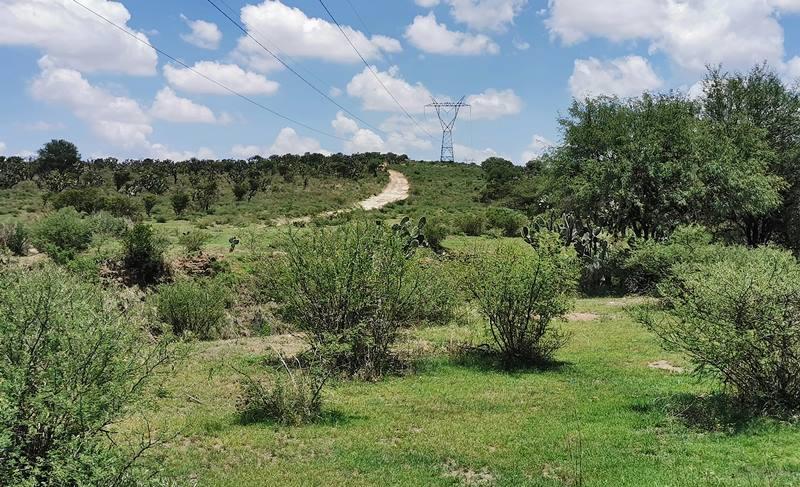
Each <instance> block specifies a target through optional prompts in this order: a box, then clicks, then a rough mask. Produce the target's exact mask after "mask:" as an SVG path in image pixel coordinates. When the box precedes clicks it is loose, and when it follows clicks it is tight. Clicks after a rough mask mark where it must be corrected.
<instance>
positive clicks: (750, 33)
mask: <svg viewBox="0 0 800 487" xmlns="http://www.w3.org/2000/svg"><path fill="white" fill-rule="evenodd" d="M797 4H798V2H797V0H772V1H771V2H769V1H766V0H693V1H691V2H689V1H679V0H593V1H592V2H585V1H583V0H551V2H550V9H549V17H548V18H547V20H546V21H545V22H546V25H547V27H548V28H549V30H550V33H551V35H552V36H554V37H557V38H560V39H561V40H562V42H564V43H565V44H568V45H569V44H575V43H577V42H581V41H584V40H587V39H589V38H592V37H601V38H605V39H609V40H611V41H615V42H620V41H627V40H638V39H641V40H645V41H648V42H649V43H650V51H651V52H652V53H654V52H664V53H665V54H666V55H667V56H669V57H670V59H672V61H673V62H675V63H676V64H677V65H679V66H680V67H682V68H684V69H685V70H688V71H691V72H701V71H704V70H705V66H706V65H708V64H712V65H713V64H719V63H722V64H725V66H726V67H729V68H732V69H746V68H749V67H750V66H752V65H753V64H755V63H758V62H760V61H763V60H767V61H769V62H770V63H772V64H774V65H776V66H780V65H781V63H782V61H783V57H784V36H783V28H782V27H781V25H780V23H779V22H778V19H777V16H776V13H777V12H778V10H779V9H782V10H789V9H792V8H795V7H796V6H797Z"/></svg>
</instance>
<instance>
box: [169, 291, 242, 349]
mask: <svg viewBox="0 0 800 487" xmlns="http://www.w3.org/2000/svg"><path fill="white" fill-rule="evenodd" d="M229 300H230V295H229V293H228V290H227V289H226V288H225V287H224V286H223V285H222V283H220V282H219V281H216V280H211V279H199V280H192V279H184V280H179V281H176V282H174V283H172V284H165V285H162V286H160V287H159V288H158V297H157V302H156V304H157V308H158V316H159V319H160V320H161V321H163V322H164V323H166V324H168V325H170V326H171V327H172V332H173V333H175V334H176V335H191V336H193V337H196V338H198V339H200V340H210V339H214V338H218V337H219V335H220V331H221V330H222V327H223V325H224V324H225V308H226V306H227V305H228V302H229Z"/></svg>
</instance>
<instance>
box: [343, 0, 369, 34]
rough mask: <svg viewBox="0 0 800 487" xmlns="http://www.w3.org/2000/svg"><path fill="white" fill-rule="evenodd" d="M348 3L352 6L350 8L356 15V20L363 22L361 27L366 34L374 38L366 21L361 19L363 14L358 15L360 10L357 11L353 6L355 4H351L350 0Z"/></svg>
mask: <svg viewBox="0 0 800 487" xmlns="http://www.w3.org/2000/svg"><path fill="white" fill-rule="evenodd" d="M346 1H347V5H350V8H351V9H352V10H353V13H355V14H356V18H357V19H358V21H359V22H361V26H362V27H364V32H366V33H367V34H368V35H369V36H370V37H372V32H370V29H369V27H368V26H367V23H366V22H364V19H363V18H361V14H359V13H358V10H357V9H356V7H355V5H353V2H351V1H350V0H346Z"/></svg>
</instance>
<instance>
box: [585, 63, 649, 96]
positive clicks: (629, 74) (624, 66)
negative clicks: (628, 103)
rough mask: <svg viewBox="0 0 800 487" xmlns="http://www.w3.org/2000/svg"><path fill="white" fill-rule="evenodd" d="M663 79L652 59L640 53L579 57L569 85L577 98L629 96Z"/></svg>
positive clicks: (640, 92)
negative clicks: (614, 56)
mask: <svg viewBox="0 0 800 487" xmlns="http://www.w3.org/2000/svg"><path fill="white" fill-rule="evenodd" d="M662 84H663V82H662V81H661V79H660V78H659V77H658V75H657V74H656V73H655V71H653V68H652V67H651V66H650V63H649V62H648V61H647V60H646V59H644V58H642V57H640V56H627V57H623V58H617V59H612V60H610V61H601V60H599V59H596V58H589V59H577V60H575V68H574V70H573V72H572V76H570V78H569V89H570V92H571V93H572V96H574V97H575V98H585V97H588V96H599V95H612V96H619V97H623V98H624V97H630V96H638V95H641V94H642V92H645V91H652V90H656V89H658V88H660V87H661V85H662Z"/></svg>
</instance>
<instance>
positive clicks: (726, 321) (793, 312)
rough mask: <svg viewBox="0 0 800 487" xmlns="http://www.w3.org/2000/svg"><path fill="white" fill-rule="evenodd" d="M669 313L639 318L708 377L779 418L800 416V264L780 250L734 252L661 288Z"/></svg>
mask: <svg viewBox="0 0 800 487" xmlns="http://www.w3.org/2000/svg"><path fill="white" fill-rule="evenodd" d="M658 288H659V292H660V293H661V295H662V296H663V297H664V306H665V309H666V311H667V312H666V314H665V315H661V314H657V313H654V312H653V310H652V308H643V309H640V310H639V311H638V312H637V313H636V315H637V317H638V319H639V321H641V322H642V323H644V325H645V326H647V328H648V329H650V330H651V331H653V332H654V333H655V334H656V335H658V336H659V337H660V338H661V340H662V342H663V344H664V346H665V347H666V348H667V349H669V350H676V351H680V352H682V353H684V354H685V355H686V356H688V357H689V359H690V360H691V361H692V362H693V363H694V364H695V366H696V370H697V372H698V373H701V374H711V375H713V376H716V377H719V378H720V379H721V380H722V382H723V383H724V384H725V385H726V386H728V387H730V388H731V389H732V390H733V392H734V393H735V394H737V395H738V396H739V397H741V398H742V399H744V400H745V401H746V402H749V403H751V404H752V405H754V406H757V407H761V408H765V409H766V410H768V411H772V412H789V411H797V410H798V409H800V333H798V331H799V330H800V264H798V262H797V260H796V259H795V258H794V257H793V256H792V255H791V254H789V253H788V252H784V251H780V250H777V249H774V248H761V249H757V250H746V249H744V248H736V249H731V250H730V251H728V252H727V253H726V257H725V259H724V260H721V261H719V262H713V263H707V264H700V265H697V264H691V265H690V264H682V265H680V266H678V267H676V268H675V271H674V276H673V277H671V278H669V279H668V280H666V281H664V282H662V283H661V284H660V285H659V286H658Z"/></svg>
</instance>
